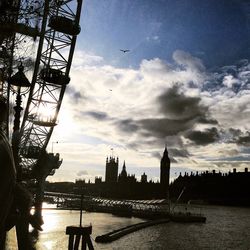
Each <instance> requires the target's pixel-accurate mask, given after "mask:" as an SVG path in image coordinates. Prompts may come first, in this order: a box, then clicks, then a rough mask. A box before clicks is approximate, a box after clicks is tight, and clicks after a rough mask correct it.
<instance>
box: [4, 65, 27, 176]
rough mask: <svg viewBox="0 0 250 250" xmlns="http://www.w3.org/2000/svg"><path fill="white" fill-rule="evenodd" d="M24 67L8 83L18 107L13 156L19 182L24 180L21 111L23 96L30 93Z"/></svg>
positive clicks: (13, 137) (15, 119)
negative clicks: (21, 156)
mask: <svg viewBox="0 0 250 250" xmlns="http://www.w3.org/2000/svg"><path fill="white" fill-rule="evenodd" d="M23 70H24V67H23V65H22V63H21V64H20V66H19V67H18V72H17V73H16V74H15V75H13V76H12V77H10V79H9V81H8V83H9V84H10V87H11V90H12V91H13V92H14V93H15V94H16V101H15V102H16V106H15V107H14V110H15V116H14V117H15V118H14V126H13V135H12V149H13V156H14V161H15V165H16V170H17V181H21V180H22V169H21V166H20V164H19V158H18V151H19V143H20V132H19V129H20V116H21V111H22V110H23V108H22V107H21V104H22V95H25V94H27V93H28V91H29V88H30V85H31V84H30V82H29V80H28V79H27V77H26V76H25V74H24V73H23Z"/></svg>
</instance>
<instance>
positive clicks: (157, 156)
mask: <svg viewBox="0 0 250 250" xmlns="http://www.w3.org/2000/svg"><path fill="white" fill-rule="evenodd" d="M151 156H152V157H154V158H156V159H158V160H160V159H161V158H162V154H160V153H159V152H152V153H151ZM169 159H170V162H171V163H177V162H178V161H177V160H176V159H175V158H174V157H173V156H172V155H169Z"/></svg>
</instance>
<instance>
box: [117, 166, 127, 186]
mask: <svg viewBox="0 0 250 250" xmlns="http://www.w3.org/2000/svg"><path fill="white" fill-rule="evenodd" d="M127 178H128V174H127V171H126V165H125V161H124V163H123V167H122V171H121V173H120V174H119V177H118V181H119V182H126V181H127Z"/></svg>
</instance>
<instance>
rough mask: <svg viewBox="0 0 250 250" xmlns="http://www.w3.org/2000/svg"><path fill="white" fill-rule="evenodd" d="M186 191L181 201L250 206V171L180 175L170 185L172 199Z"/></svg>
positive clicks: (213, 171)
mask: <svg viewBox="0 0 250 250" xmlns="http://www.w3.org/2000/svg"><path fill="white" fill-rule="evenodd" d="M184 187H185V191H184V192H183V195H182V197H181V201H180V202H183V203H185V202H188V201H192V202H196V201H198V202H201V201H202V202H204V203H205V204H206V203H209V204H220V205H234V206H237V205H238V206H246V205H247V206H250V172H248V169H245V171H244V172H238V171H236V168H235V169H233V171H232V172H231V171H229V172H228V173H221V172H216V171H215V170H212V172H209V171H205V172H203V173H200V174H196V175H188V174H185V175H184V176H181V175H179V177H178V178H176V179H175V180H174V181H173V183H172V184H171V186H170V193H171V198H172V200H176V199H177V197H178V196H179V194H180V193H181V190H183V188H184Z"/></svg>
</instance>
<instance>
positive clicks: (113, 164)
mask: <svg viewBox="0 0 250 250" xmlns="http://www.w3.org/2000/svg"><path fill="white" fill-rule="evenodd" d="M118 161H119V160H118V157H117V158H116V159H115V157H113V156H112V157H111V156H110V157H109V158H108V157H107V159H106V172H105V182H106V183H114V182H117V177H118Z"/></svg>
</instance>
